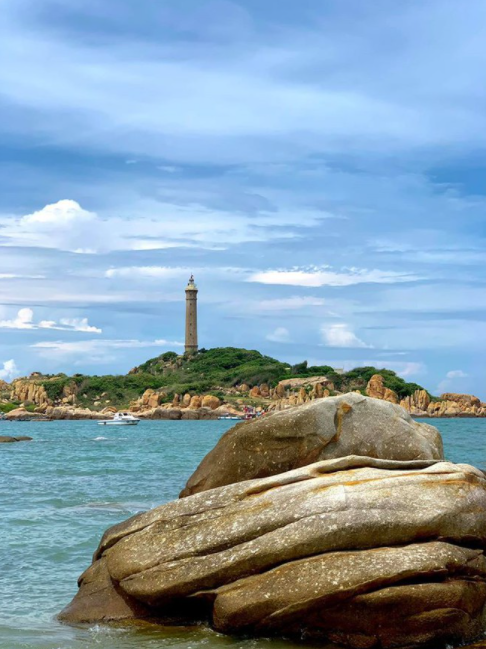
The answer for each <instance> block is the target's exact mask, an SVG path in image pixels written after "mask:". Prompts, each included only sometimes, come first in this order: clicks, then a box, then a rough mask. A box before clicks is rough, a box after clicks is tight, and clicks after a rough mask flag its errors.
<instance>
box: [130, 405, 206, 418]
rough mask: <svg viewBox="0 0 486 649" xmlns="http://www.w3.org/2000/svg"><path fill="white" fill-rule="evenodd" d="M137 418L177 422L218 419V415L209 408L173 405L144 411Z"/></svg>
mask: <svg viewBox="0 0 486 649" xmlns="http://www.w3.org/2000/svg"><path fill="white" fill-rule="evenodd" d="M137 416H138V417H139V418H140V419H169V420H172V421H176V420H178V419H192V420H199V419H217V418H218V413H217V412H216V411H215V410H212V409H211V408H207V407H200V408H196V409H194V410H193V409H191V408H182V409H181V408H174V407H172V405H164V406H159V407H158V408H152V409H151V410H144V411H143V412H138V413H137Z"/></svg>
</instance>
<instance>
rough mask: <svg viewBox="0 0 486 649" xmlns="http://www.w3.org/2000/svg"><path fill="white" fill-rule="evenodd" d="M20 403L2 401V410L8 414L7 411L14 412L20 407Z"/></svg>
mask: <svg viewBox="0 0 486 649" xmlns="http://www.w3.org/2000/svg"><path fill="white" fill-rule="evenodd" d="M19 405H20V404H18V403H0V412H3V413H4V414H7V412H12V410H15V408H18V407H19Z"/></svg>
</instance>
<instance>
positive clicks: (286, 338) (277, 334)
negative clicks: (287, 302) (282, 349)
mask: <svg viewBox="0 0 486 649" xmlns="http://www.w3.org/2000/svg"><path fill="white" fill-rule="evenodd" d="M266 338H267V340H271V341H272V342H274V343H288V342H290V333H289V330H288V329H286V328H285V327H277V328H276V329H275V331H272V333H269V334H268V335H267V336H266Z"/></svg>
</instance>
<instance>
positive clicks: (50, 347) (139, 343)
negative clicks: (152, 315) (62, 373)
mask: <svg viewBox="0 0 486 649" xmlns="http://www.w3.org/2000/svg"><path fill="white" fill-rule="evenodd" d="M149 347H165V348H173V347H184V344H183V343H180V342H176V341H168V340H163V339H159V340H136V339H129V340H99V339H97V340H81V341H77V342H65V341H60V340H58V341H43V342H38V343H35V344H33V345H31V348H32V349H34V350H35V351H36V352H37V353H38V354H39V356H41V357H43V358H47V359H52V358H56V359H65V358H68V359H69V358H76V357H79V356H81V357H82V359H81V360H82V361H83V362H84V361H86V360H89V361H93V362H105V361H110V360H114V358H115V357H114V356H113V352H114V351H115V350H120V349H144V348H149Z"/></svg>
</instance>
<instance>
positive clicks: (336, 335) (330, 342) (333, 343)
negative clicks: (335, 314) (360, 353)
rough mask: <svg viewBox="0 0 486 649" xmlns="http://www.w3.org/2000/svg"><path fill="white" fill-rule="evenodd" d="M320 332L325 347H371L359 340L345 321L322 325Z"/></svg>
mask: <svg viewBox="0 0 486 649" xmlns="http://www.w3.org/2000/svg"><path fill="white" fill-rule="evenodd" d="M321 334H322V338H323V341H324V344H325V345H326V346H327V347H346V348H371V347H372V345H367V344H366V343H365V342H363V341H362V340H360V339H359V338H358V336H356V334H355V333H354V332H353V331H351V329H350V328H349V325H347V324H345V323H339V324H331V325H323V326H322V327H321Z"/></svg>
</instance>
